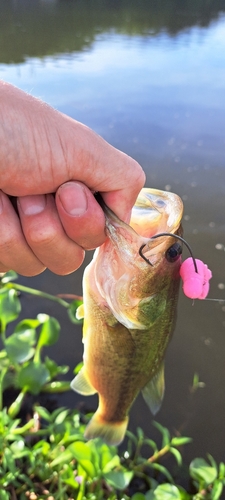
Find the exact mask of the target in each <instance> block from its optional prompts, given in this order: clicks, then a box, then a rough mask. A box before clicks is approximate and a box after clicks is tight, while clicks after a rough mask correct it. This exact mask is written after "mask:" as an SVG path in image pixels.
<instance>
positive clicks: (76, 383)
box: [70, 367, 97, 396]
mask: <svg viewBox="0 0 225 500" xmlns="http://www.w3.org/2000/svg"><path fill="white" fill-rule="evenodd" d="M70 387H71V389H73V390H74V391H76V392H78V393H79V394H82V395H83V396H91V395H92V394H95V393H96V392H97V391H96V390H95V389H94V387H93V386H92V385H91V384H90V382H89V380H88V378H87V375H86V373H85V369H84V367H82V368H81V370H80V371H79V373H78V374H77V375H76V377H75V378H74V379H73V380H72V382H71V384H70Z"/></svg>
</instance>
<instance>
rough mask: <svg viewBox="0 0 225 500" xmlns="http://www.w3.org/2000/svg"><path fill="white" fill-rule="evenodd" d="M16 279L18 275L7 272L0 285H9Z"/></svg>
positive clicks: (13, 272)
mask: <svg viewBox="0 0 225 500" xmlns="http://www.w3.org/2000/svg"><path fill="white" fill-rule="evenodd" d="M17 278H18V274H17V273H16V272H15V271H7V273H5V274H4V276H3V277H2V279H1V282H2V283H9V281H14V280H16V279H17Z"/></svg>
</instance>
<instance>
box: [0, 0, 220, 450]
mask: <svg viewBox="0 0 225 500" xmlns="http://www.w3.org/2000/svg"><path fill="white" fill-rule="evenodd" d="M0 11H1V16H0V78H2V79H5V80H6V81H9V82H11V83H13V84H15V85H17V86H18V87H20V88H21V89H24V90H26V91H28V92H30V93H31V94H33V95H35V96H38V97H40V98H42V99H43V100H45V101H47V102H48V103H49V104H51V105H53V106H54V107H56V108H57V109H59V110H60V111H63V112H64V113H67V114H69V115H70V116H72V117H73V118H76V119H77V120H80V121H82V122H84V123H85V124H87V125H89V126H90V127H92V128H93V129H94V130H95V131H96V132H98V133H99V134H101V135H102V136H103V137H104V138H105V139H106V140H108V141H109V142H110V143H112V144H113V145H114V146H116V147H118V148H119V149H121V150H123V151H125V152H126V153H128V154H129V155H131V156H133V157H135V159H136V160H137V161H139V163H141V165H142V166H143V168H144V170H145V172H146V175H147V182H146V185H147V186H149V187H155V188H159V189H168V190H171V191H174V192H176V193H177V194H179V195H180V196H181V197H182V199H183V200H184V204H185V213H184V222H183V226H184V233H185V238H186V239H187V241H188V242H189V244H190V245H191V246H192V247H193V251H194V254H195V256H196V257H199V258H202V259H203V260H204V261H205V262H207V264H208V265H209V267H210V268H211V269H212V271H213V280H212V285H211V291H210V297H214V298H215V297H218V298H220V299H223V298H225V132H224V130H225V7H224V2H223V1H222V0H221V1H215V0H213V1H210V0H209V1H208V2H204V1H203V0H202V1H200V0H199V1H197V0H193V1H183V2H182V6H181V2H180V1H176V0H164V1H163V0H161V1H160V2H149V1H147V0H142V1H139V2H131V1H125V0H124V1H123V0H121V1H112V0H111V1H109V0H108V1H107V0H105V1H104V0H102V1H101V0H98V1H97V0H96V1H95V2H93V3H90V2H88V1H86V0H82V1H81V0H80V1H75V0H74V1H72V0H71V1H69V0H67V1H66V0H65V1H57V0H55V1H54V0H52V1H51V0H49V1H48V0H42V1H41V0H40V1H36V0H32V2H30V1H29V0H27V1H25V0H20V2H16V1H14V0H5V1H3V0H0ZM185 252H186V251H184V255H185V256H187V255H186V253H185ZM90 257H91V255H90V254H88V255H87V257H86V261H85V264H86V263H87V262H88V261H89V260H90ZM82 273H83V268H82V269H80V270H79V271H77V272H76V273H74V274H72V275H70V276H67V277H58V276H56V275H53V274H51V273H49V272H45V273H43V275H41V276H38V277H35V278H32V279H31V278H23V277H21V278H20V282H21V283H23V284H26V285H28V286H34V287H38V288H40V289H42V290H44V291H46V292H50V293H53V294H56V293H78V294H80V293H81V279H82ZM22 301H23V304H24V308H25V313H24V314H25V315H26V316H30V317H32V316H35V315H36V314H37V313H39V312H40V311H42V312H48V313H49V314H52V315H54V316H56V317H57V318H58V319H59V320H60V322H61V323H62V335H61V339H60V342H59V345H58V347H57V350H55V352H54V356H55V358H56V360H57V361H58V363H61V364H69V365H70V367H71V372H70V375H71V377H72V368H73V367H74V366H75V365H76V364H77V363H78V362H79V361H80V360H81V358H82V343H81V330H80V327H75V326H73V325H71V324H70V323H69V320H67V317H66V315H65V313H64V311H60V310H58V308H57V310H56V308H55V307H54V306H53V305H52V304H51V303H46V302H44V301H41V300H40V301H36V300H33V299H31V298H30V297H23V298H22ZM224 359H225V302H224V303H218V302H204V301H196V302H195V303H194V304H193V303H192V301H190V300H188V299H187V298H185V297H184V296H182V293H181V294H180V300H179V307H178V321H177V326H176V330H175V333H174V337H173V340H172V342H171V344H170V346H169V349H168V352H167V356H166V395H165V399H164V402H163V405H162V409H161V410H160V412H159V414H158V415H157V420H158V421H159V422H160V423H161V424H163V425H166V426H168V427H169V428H170V430H171V431H172V432H176V431H181V432H182V433H183V434H184V435H189V436H191V437H193V440H194V441H193V444H192V445H189V446H188V447H187V449H186V457H187V460H188V459H192V458H194V456H204V455H205V454H206V453H207V452H209V453H211V454H212V455H213V456H214V458H215V459H217V460H224V420H225V390H224V387H225V363H224ZM195 373H197V374H198V375H199V379H200V381H201V382H202V384H201V385H202V387H201V388H199V389H198V390H197V391H196V392H195V393H194V394H193V393H192V391H191V386H192V381H193V377H194V374H195ZM80 399H81V398H80V396H78V395H77V396H76V395H75V394H74V393H71V394H67V395H65V396H64V397H63V399H62V404H65V403H66V404H69V405H70V406H71V407H72V406H73V405H76V404H77V402H79V401H80ZM85 403H86V404H87V405H89V408H92V409H93V408H94V407H95V406H96V399H95V398H87V399H85ZM151 422H152V416H151V415H150V414H149V412H148V409H147V407H146V405H145V403H144V401H143V400H142V398H141V397H139V398H138V399H137V401H136V402H135V404H134V406H133V409H132V411H131V421H130V428H131V429H133V430H134V429H135V428H136V427H137V426H141V427H143V429H144V431H145V432H146V433H147V434H148V435H149V436H154V435H155V431H154V429H153V427H152V425H151Z"/></svg>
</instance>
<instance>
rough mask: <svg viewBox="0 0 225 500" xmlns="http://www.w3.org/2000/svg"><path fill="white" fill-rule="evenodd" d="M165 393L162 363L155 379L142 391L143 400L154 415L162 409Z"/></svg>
mask: <svg viewBox="0 0 225 500" xmlns="http://www.w3.org/2000/svg"><path fill="white" fill-rule="evenodd" d="M164 392H165V380H164V363H162V364H161V366H160V368H159V370H158V372H157V373H156V375H154V377H153V378H152V379H151V380H150V381H149V382H148V383H147V385H146V386H145V387H144V389H142V395H143V398H144V400H145V402H146V403H147V405H148V407H149V408H150V410H151V412H152V413H153V415H155V414H156V413H157V412H158V411H159V409H160V406H161V404H162V400H163V396H164Z"/></svg>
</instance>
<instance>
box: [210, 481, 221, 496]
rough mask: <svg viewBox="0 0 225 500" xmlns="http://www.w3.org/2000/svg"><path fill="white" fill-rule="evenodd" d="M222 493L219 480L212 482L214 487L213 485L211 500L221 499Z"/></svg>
mask: <svg viewBox="0 0 225 500" xmlns="http://www.w3.org/2000/svg"><path fill="white" fill-rule="evenodd" d="M222 492H223V482H222V481H220V480H219V479H217V480H216V481H215V482H214V485H213V488H212V491H211V495H212V498H213V500H219V498H221V494H222Z"/></svg>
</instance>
